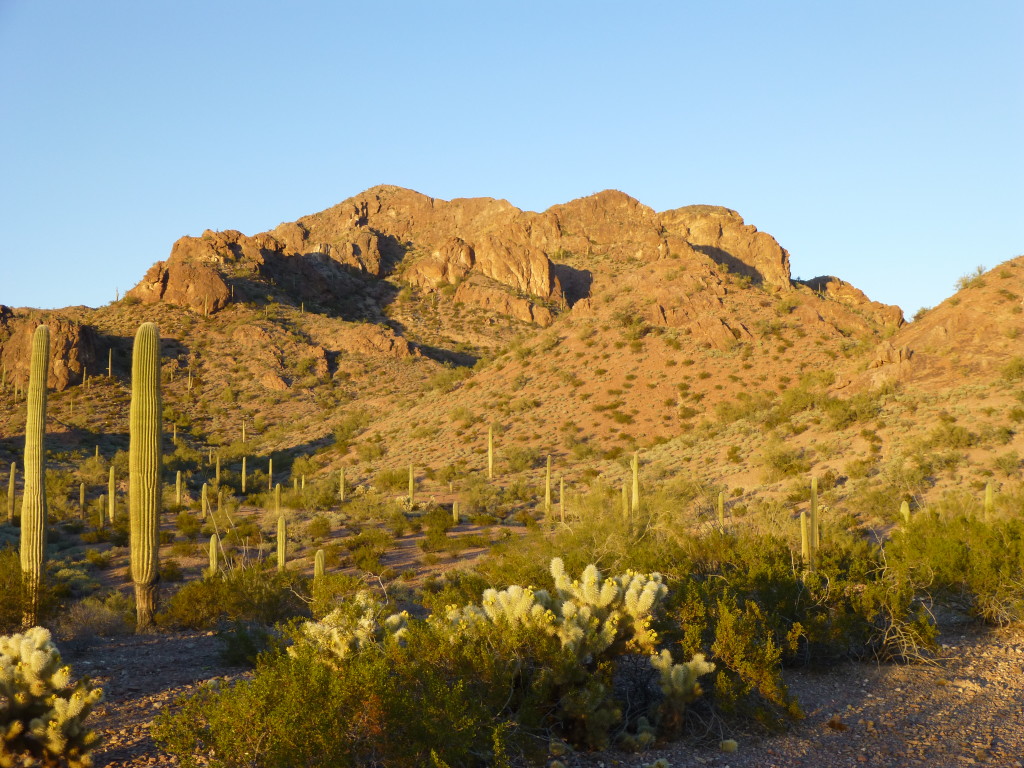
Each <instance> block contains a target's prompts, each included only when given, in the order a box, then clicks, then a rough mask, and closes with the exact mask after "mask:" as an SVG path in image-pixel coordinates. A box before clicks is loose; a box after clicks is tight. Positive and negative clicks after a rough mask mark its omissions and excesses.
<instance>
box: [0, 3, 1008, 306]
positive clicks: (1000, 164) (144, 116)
mask: <svg viewBox="0 0 1024 768" xmlns="http://www.w3.org/2000/svg"><path fill="white" fill-rule="evenodd" d="M1022 138H1024V3H1022V2H1020V1H1019V0H1007V1H1006V2H992V1H989V0H972V2H970V3H964V2H942V1H941V0H938V1H937V0H930V1H929V2H900V1H899V0H897V1H896V2H893V1H892V0H887V1H886V2H875V1H873V0H868V1H860V0H858V1H857V2H853V1H852V0H844V1H843V2H839V1H836V2H831V1H824V0H814V1H813V2H784V1H782V2H772V3H768V2H763V1H762V0H756V1H755V0H752V1H751V2H729V1H727V0H723V1H722V2H699V3H698V2H664V3H650V2H631V3H623V2H616V3H607V2H601V1H600V0H587V1H586V2H558V1H557V0H548V1H547V2H533V1H528V0H519V1H518V2H500V1H498V0H473V1H472V2H445V1H444V0H433V1H432V2H422V0H418V1H416V2H399V1H397V0H393V1H392V2H379V3H378V2H372V0H371V1H369V2H367V1H366V0H364V1H363V2H359V3H350V2H341V1H338V2H304V1H302V0H288V1H286V0H280V2H273V3H272V2H259V1H258V0H245V1H244V2H218V1H217V0H202V1H195V2H193V1H191V0H174V1H173V2H165V1H164V0H132V1H131V2H128V1H123V2H108V1H107V0H89V1H88V2H84V1H83V0H67V1H66V2H55V1H52V0H0V147H2V154H0V158H2V159H0V227H2V232H0V303H4V304H8V305H14V306H37V307H58V306H65V305H70V304H87V305H91V306H96V305H101V304H105V303H107V302H109V301H111V300H113V298H114V295H115V291H116V290H120V291H121V292H122V293H123V292H124V291H125V290H126V289H127V288H130V287H131V286H132V285H134V284H135V283H136V282H138V280H139V279H140V278H141V277H142V275H143V274H144V273H145V271H146V269H147V268H148V267H149V266H150V264H152V263H153V262H154V261H157V260H159V259H164V258H166V257H167V255H168V253H169V251H170V247H171V244H172V243H173V242H174V240H176V239H177V238H178V237H180V236H182V235H185V234H191V235H198V234H200V233H201V232H202V231H203V230H204V229H207V228H210V229H239V230H242V231H243V232H245V233H246V234H253V233H255V232H260V231H263V230H266V229H270V228H272V227H274V226H276V225H277V224H278V223H280V222H282V221H291V220H294V219H296V218H298V217H299V216H302V215H305V214H308V213H314V212H316V211H319V210H322V209H324V208H327V207H329V206H331V205H334V204H335V203H337V202H340V201H341V200H343V199H345V198H347V197H350V196H352V195H354V194H356V193H358V192H360V191H362V190H364V189H366V188H367V187H370V186H373V185H375V184H382V183H383V184H397V185H400V186H405V187H410V188H412V189H415V190H418V191H420V192H423V193H424V194H427V195H431V196H434V197H440V198H445V199H450V198H453V197H472V196H489V197H498V198H505V199H507V200H509V201H510V202H512V203H513V204H514V205H517V206H519V207H520V208H524V209H528V210H544V209H545V208H547V207H548V206H550V205H553V204H556V203H560V202H566V201H568V200H571V199H573V198H576V197H581V196H584V195H588V194H591V193H593V192H597V191H600V190H602V189H606V188H615V189H621V190H622V191H624V192H626V193H628V194H630V195H632V196H633V197H635V198H637V199H639V200H640V201H641V202H643V203H645V204H647V205H649V206H651V207H653V208H655V209H656V210H665V209H668V208H676V207H679V206H682V205H688V204H692V203H711V204H717V205H724V206H727V207H729V208H734V209H736V210H737V211H739V212H740V214H741V215H742V216H743V217H744V218H745V219H746V221H747V223H749V224H753V225H755V226H756V227H758V228H759V229H761V230H763V231H766V232H769V233H771V234H772V235H774V236H775V237H776V238H777V239H778V240H779V241H780V242H781V243H782V245H783V246H784V247H785V248H787V249H788V250H789V251H790V255H791V263H792V269H793V275H794V276H795V277H797V276H798V277H803V278H809V277H812V276H815V275H819V274H834V275H837V276H839V277H841V278H843V279H845V280H849V281H850V282H852V283H853V284H854V285H856V286H858V287H859V288H861V289H863V290H864V291H865V292H867V293H868V295H869V296H871V297H872V298H874V299H877V300H880V301H885V302H888V303H895V304H899V305H900V306H901V307H903V309H904V310H905V311H906V312H907V314H908V316H909V315H912V314H913V313H914V311H915V310H916V309H917V308H918V307H920V306H931V305H934V304H936V303H938V302H939V301H941V300H942V299H943V298H945V297H946V296H948V295H949V294H951V293H952V292H953V290H954V283H955V281H956V279H957V278H958V277H959V276H961V275H963V274H966V273H968V272H970V271H971V270H973V269H974V267H976V266H978V265H979V264H981V265H985V266H987V267H992V266H994V265H995V264H997V263H999V262H1001V261H1004V260H1006V259H1009V258H1012V257H1014V256H1017V255H1020V254H1022V253H1024V148H1022Z"/></svg>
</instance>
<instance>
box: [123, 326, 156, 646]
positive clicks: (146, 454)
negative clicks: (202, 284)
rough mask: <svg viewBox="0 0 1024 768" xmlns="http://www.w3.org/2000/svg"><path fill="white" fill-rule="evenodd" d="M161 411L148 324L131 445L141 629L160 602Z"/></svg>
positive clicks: (140, 350) (142, 330) (135, 382)
mask: <svg viewBox="0 0 1024 768" xmlns="http://www.w3.org/2000/svg"><path fill="white" fill-rule="evenodd" d="M161 413H162V409H161V406H160V333H159V331H158V330H157V327H156V324H154V323H143V324H142V325H141V326H139V330H138V332H137V333H136V334H135V346H134V348H133V350H132V402H131V409H130V412H129V419H130V421H129V431H130V440H129V444H128V472H129V474H128V502H129V507H128V509H129V519H130V524H131V536H130V539H129V546H130V548H131V571H132V581H133V582H134V584H135V609H136V614H137V622H136V627H137V629H138V631H144V630H146V629H148V628H149V627H150V625H152V623H153V615H154V614H155V613H156V607H157V597H158V595H157V583H158V580H159V570H158V568H157V558H158V553H159V542H158V540H157V529H158V527H159V526H158V523H159V519H160V465H161V460H160V459H161V456H160V437H161Z"/></svg>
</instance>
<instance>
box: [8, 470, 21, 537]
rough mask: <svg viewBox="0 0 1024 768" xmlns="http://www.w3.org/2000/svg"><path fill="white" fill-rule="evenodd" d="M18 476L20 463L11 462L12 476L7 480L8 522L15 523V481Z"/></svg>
mask: <svg viewBox="0 0 1024 768" xmlns="http://www.w3.org/2000/svg"><path fill="white" fill-rule="evenodd" d="M17 477H18V463H17V462H15V461H12V462H11V478H10V480H8V482H7V522H8V523H9V524H10V525H14V481H15V479H17Z"/></svg>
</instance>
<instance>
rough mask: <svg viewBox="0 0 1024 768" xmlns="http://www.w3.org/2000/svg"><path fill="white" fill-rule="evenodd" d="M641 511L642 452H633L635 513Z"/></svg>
mask: <svg viewBox="0 0 1024 768" xmlns="http://www.w3.org/2000/svg"><path fill="white" fill-rule="evenodd" d="M639 511H640V452H639V451H637V452H636V453H634V454H633V514H634V515H635V514H636V513H637V512H639Z"/></svg>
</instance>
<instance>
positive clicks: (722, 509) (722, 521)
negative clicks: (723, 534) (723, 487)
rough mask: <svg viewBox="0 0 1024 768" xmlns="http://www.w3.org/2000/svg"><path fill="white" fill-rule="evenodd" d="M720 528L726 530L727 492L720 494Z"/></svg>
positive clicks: (720, 492)
mask: <svg viewBox="0 0 1024 768" xmlns="http://www.w3.org/2000/svg"><path fill="white" fill-rule="evenodd" d="M718 527H719V528H720V529H722V530H723V531H724V530H725V491H719V492H718Z"/></svg>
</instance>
